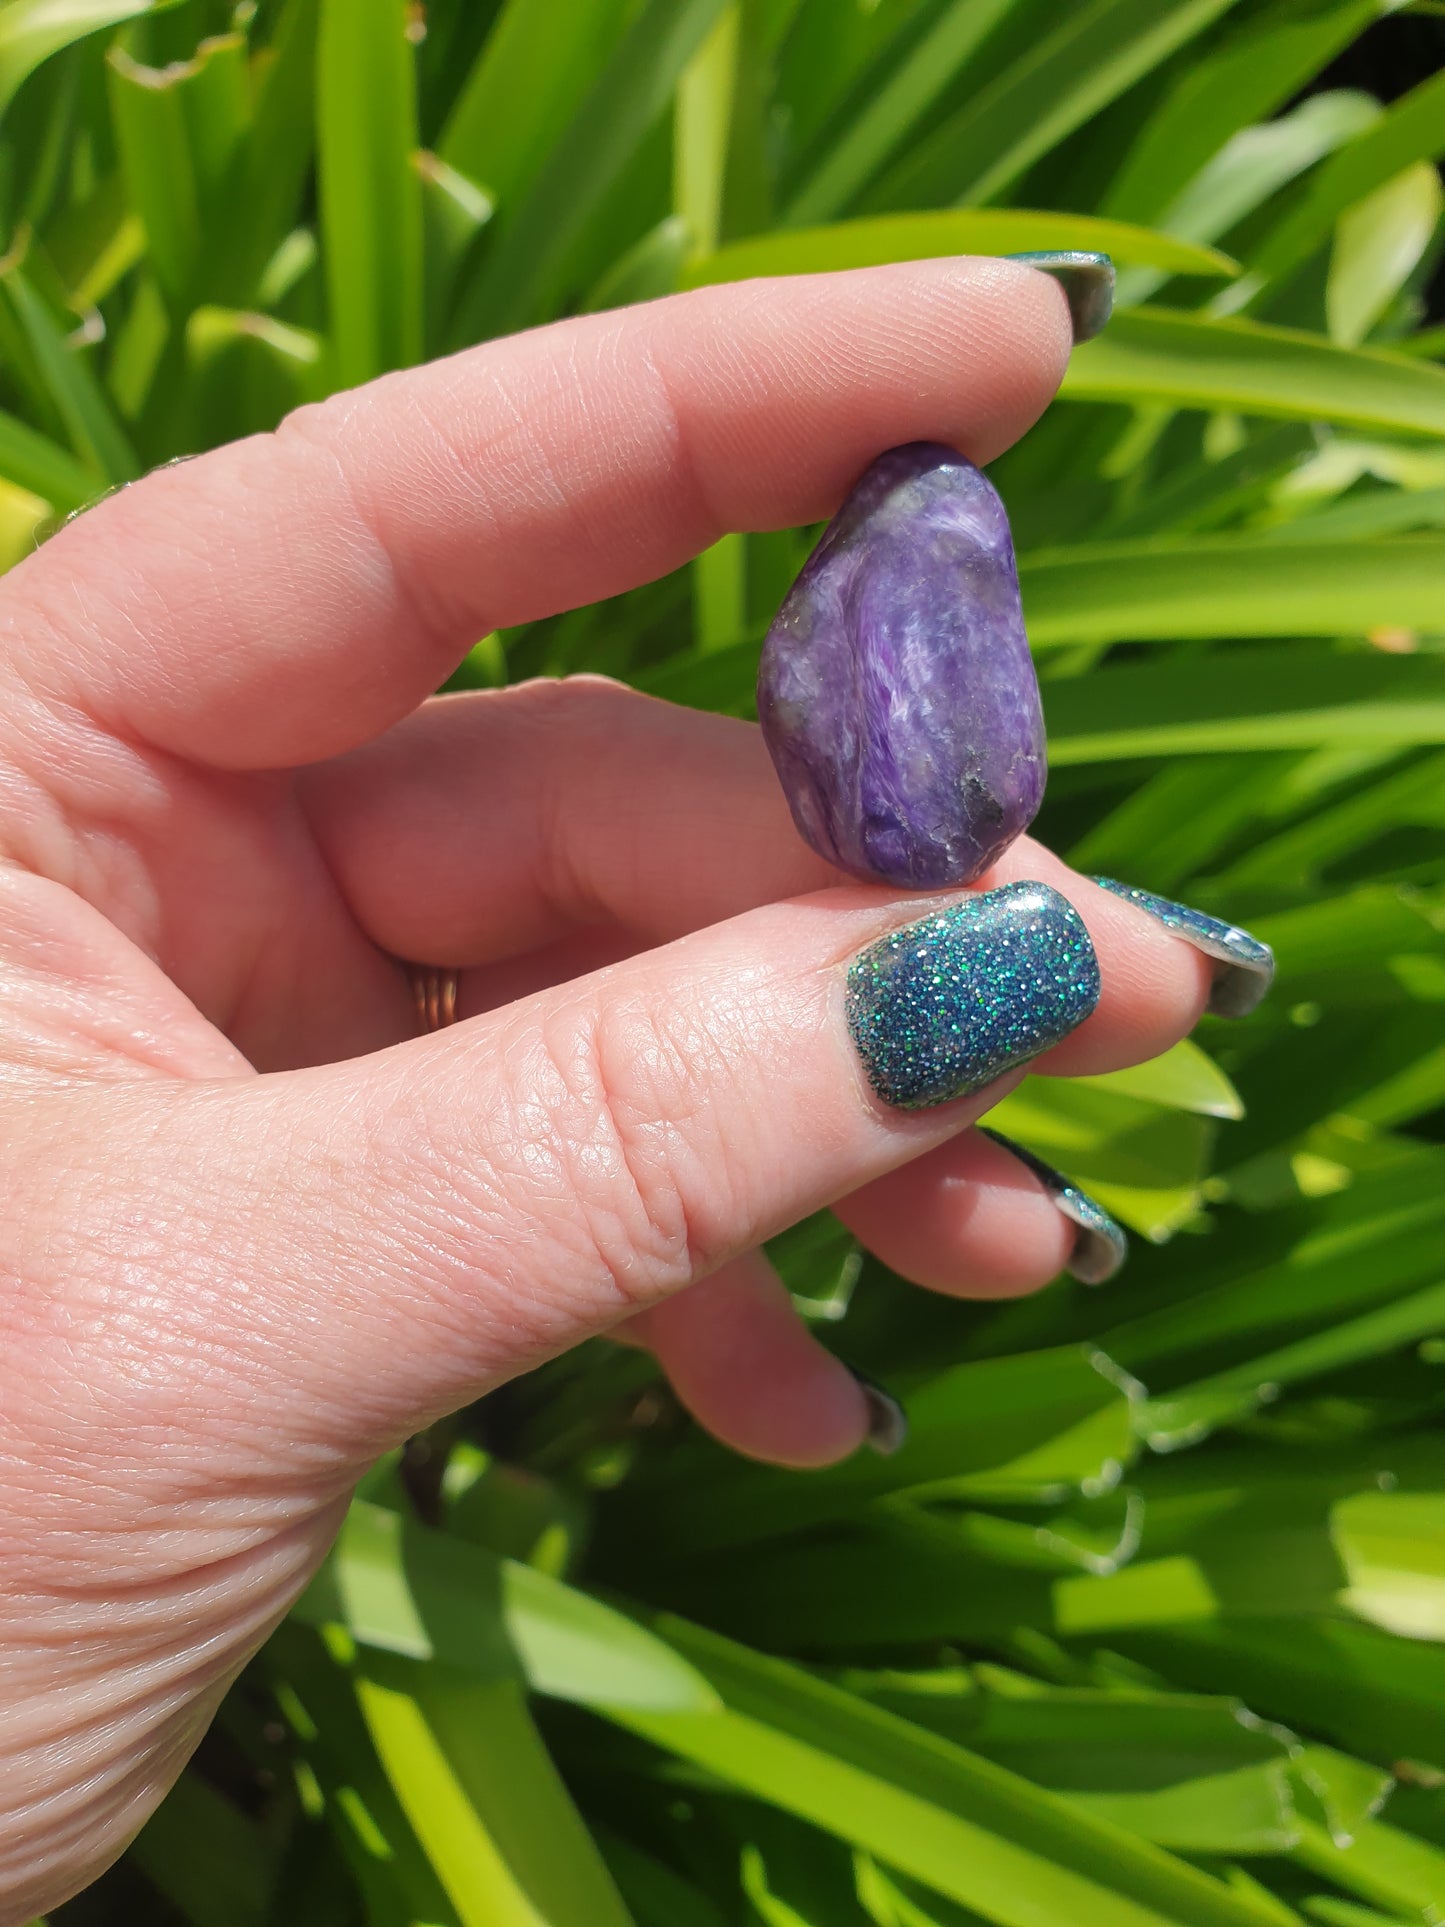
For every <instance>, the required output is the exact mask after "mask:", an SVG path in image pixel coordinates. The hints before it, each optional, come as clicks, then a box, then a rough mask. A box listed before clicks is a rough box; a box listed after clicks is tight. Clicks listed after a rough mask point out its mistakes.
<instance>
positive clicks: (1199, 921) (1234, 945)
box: [1092, 877, 1274, 1017]
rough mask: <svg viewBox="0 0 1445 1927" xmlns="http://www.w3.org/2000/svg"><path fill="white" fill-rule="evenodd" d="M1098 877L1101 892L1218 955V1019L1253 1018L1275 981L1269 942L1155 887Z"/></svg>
mask: <svg viewBox="0 0 1445 1927" xmlns="http://www.w3.org/2000/svg"><path fill="white" fill-rule="evenodd" d="M1092 881H1093V882H1095V883H1097V884H1098V886H1099V888H1100V889H1101V890H1108V891H1109V892H1111V894H1112V895H1114V896H1116V897H1122V898H1123V899H1124V901H1125V902H1126V903H1132V904H1134V905H1135V907H1136V908H1138V909H1140V910H1146V911H1147V912H1148V913H1149V915H1150V916H1151V917H1157V918H1158V919H1159V921H1160V923H1162V924H1163V925H1164V927H1165V929H1166V930H1169V931H1170V932H1172V934H1173V935H1174V936H1176V937H1182V938H1183V939H1184V941H1185V943H1190V944H1193V946H1194V948H1195V949H1196V950H1200V951H1203V953H1204V955H1205V956H1206V957H1212V958H1213V960H1214V964H1215V971H1214V988H1213V989H1212V990H1211V991H1210V993H1209V1008H1210V1009H1211V1010H1212V1011H1213V1012H1214V1014H1215V1016H1216V1017H1247V1016H1248V1015H1249V1013H1250V1012H1251V1011H1252V1010H1253V1009H1254V1008H1255V1007H1256V1006H1257V1005H1258V1004H1260V1003H1261V1002H1262V1001H1263V999H1264V995H1265V992H1266V991H1267V990H1268V989H1269V987H1270V985H1271V983H1273V981H1274V952H1273V951H1272V950H1271V949H1270V947H1269V945H1268V944H1267V943H1261V942H1260V941H1259V938H1258V937H1252V936H1250V934H1249V932H1248V931H1247V930H1240V929H1239V928H1237V926H1236V925H1234V924H1232V923H1225V922H1224V920H1223V919H1222V918H1220V917H1207V916H1205V914H1204V912H1203V911H1202V910H1191V909H1190V908H1189V905H1188V904H1187V903H1174V902H1172V901H1171V900H1170V898H1168V897H1156V896H1155V894H1154V892H1153V891H1152V890H1136V889H1135V888H1134V887H1133V885H1132V884H1128V883H1116V882H1115V880H1114V878H1113V877H1094V878H1093V879H1092Z"/></svg>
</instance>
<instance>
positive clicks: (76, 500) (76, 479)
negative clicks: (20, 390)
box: [0, 410, 101, 511]
mask: <svg viewBox="0 0 1445 1927" xmlns="http://www.w3.org/2000/svg"><path fill="white" fill-rule="evenodd" d="M0 476H3V478H4V479H5V480H6V481H7V482H12V483H14V485H15V486H16V487H17V488H22V489H28V490H29V491H30V492H31V493H33V494H35V495H38V496H41V497H42V498H43V499H44V500H45V501H47V502H49V503H50V504H51V506H52V507H53V508H56V509H60V510H62V511H64V510H67V509H78V508H80V507H81V506H82V505H83V504H84V503H86V502H88V501H89V500H90V499H91V497H92V496H93V495H95V494H97V493H98V492H99V489H100V486H101V485H100V483H99V482H98V481H97V479H96V476H95V474H94V473H93V471H92V470H90V469H88V468H84V467H82V466H81V464H80V463H79V462H77V461H76V459H75V457H74V456H73V455H71V454H70V453H69V452H68V451H67V450H65V449H63V448H61V447H59V446H58V445H57V444H56V443H55V442H52V441H50V440H49V439H48V438H47V437H46V436H44V435H37V434H36V432H35V430H34V429H33V428H27V427H26V425H25V423H24V422H22V421H18V420H17V419H16V418H15V416H14V415H7V414H5V413H4V411H3V410H0Z"/></svg>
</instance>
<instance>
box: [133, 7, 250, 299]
mask: <svg viewBox="0 0 1445 1927" xmlns="http://www.w3.org/2000/svg"><path fill="white" fill-rule="evenodd" d="M106 64H107V67H108V69H109V78H110V98H111V113H112V118H113V120H114V123H115V129H116V138H117V142H118V144H119V147H120V154H121V162H122V166H123V170H124V174H125V181H126V188H127V192H128V194H129V197H130V202H131V205H132V207H133V208H134V209H135V210H136V212H137V213H138V214H139V215H140V218H141V222H142V225H143V226H144V228H145V233H146V242H147V246H148V250H149V257H150V262H151V265H152V267H153V268H154V270H155V275H156V279H157V280H158V281H159V283H160V285H161V288H162V289H163V290H164V292H165V295H166V297H167V300H168V302H169V304H170V306H171V308H172V309H173V310H174V311H176V312H178V313H184V312H185V311H186V310H188V309H189V308H190V307H191V306H192V305H193V301H194V295H195V283H196V269H197V263H198V259H199V256H200V252H201V242H202V233H203V229H204V227H205V226H206V224H207V223H208V222H209V221H210V220H212V219H214V218H215V216H216V214H217V212H218V202H219V195H220V189H221V187H222V184H223V183H224V181H225V180H226V178H227V176H228V174H229V172H230V169H231V166H232V163H233V161H234V159H235V156H236V153H237V151H238V149H239V147H240V143H241V141H242V139H243V138H244V136H245V133H246V129H247V125H248V123H249V120H250V111H251V101H250V83H249V76H248V73H247V65H246V43H245V41H244V40H243V39H242V37H241V36H240V35H239V34H227V35H225V36H224V37H223V38H218V39H214V40H207V41H205V42H204V43H203V44H202V46H201V47H200V49H199V50H198V52H197V53H196V55H195V57H194V59H192V60H189V61H185V62H178V63H176V64H174V65H172V66H169V67H164V68H155V67H146V66H142V65H141V64H140V62H138V61H136V60H134V59H132V58H131V56H130V55H129V54H128V53H127V52H126V51H125V49H124V48H123V47H119V46H117V47H112V48H111V50H110V53H109V55H108V56H107V62H106Z"/></svg>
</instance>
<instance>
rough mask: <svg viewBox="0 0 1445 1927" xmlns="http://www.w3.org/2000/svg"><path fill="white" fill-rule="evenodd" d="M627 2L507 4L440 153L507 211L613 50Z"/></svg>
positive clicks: (514, 0) (511, 0)
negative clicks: (493, 196) (492, 196)
mask: <svg viewBox="0 0 1445 1927" xmlns="http://www.w3.org/2000/svg"><path fill="white" fill-rule="evenodd" d="M629 11H630V9H629V7H628V5H627V0H507V5H506V6H504V7H503V8H502V11H501V14H500V16H499V17H498V20H497V23H496V25H495V26H494V27H493V28H492V30H491V32H490V34H489V35H488V36H487V39H486V43H485V45H484V46H483V48H482V51H481V53H480V54H479V55H478V57H477V59H476V61H475V63H474V64H473V67H472V70H471V72H470V73H469V74H468V76H467V80H466V84H465V85H464V86H463V88H462V90H461V92H460V94H459V95H458V97H457V100H456V104H455V105H454V107H453V108H452V110H451V113H450V114H449V115H448V117H447V122H446V126H445V127H444V128H443V130H442V133H441V136H440V138H439V139H438V141H437V152H438V153H439V154H440V156H441V158H442V159H443V160H444V161H446V162H447V163H448V165H449V166H451V167H455V168H457V169H458V170H459V171H460V172H461V173H463V174H465V175H466V176H467V177H468V178H469V179H470V180H473V181H476V182H477V183H478V184H479V185H480V186H482V187H484V188H485V189H486V190H487V192H488V193H490V194H493V195H495V197H496V198H497V200H498V202H500V203H501V205H502V206H503V207H504V208H510V207H512V206H513V205H514V204H515V203H517V202H518V201H519V200H520V199H521V196H522V195H523V193H524V192H525V191H526V189H527V188H528V187H529V186H530V185H531V183H532V182H533V180H535V178H536V176H537V173H538V171H539V170H540V168H541V167H542V166H543V165H544V163H545V161H546V158H547V156H548V155H549V154H550V153H551V151H552V149H553V148H554V147H555V146H556V144H557V142H558V141H559V140H560V139H561V138H562V136H563V134H564V133H565V131H566V129H567V127H568V125H569V123H570V122H571V120H572V118H573V116H574V115H575V114H576V113H577V111H578V109H579V108H580V107H581V105H582V103H583V101H584V100H585V99H586V97H587V94H588V90H589V88H590V87H591V86H592V84H593V82H594V81H595V79H596V77H597V73H598V71H599V69H600V68H602V67H603V65H604V64H605V63H606V61H607V60H608V58H609V56H610V55H611V54H612V53H613V52H614V50H615V48H616V45H617V41H618V39H619V38H620V36H621V34H622V31H623V28H624V26H625V24H626V21H627V17H628V13H629Z"/></svg>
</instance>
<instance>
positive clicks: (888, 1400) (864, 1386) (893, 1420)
mask: <svg viewBox="0 0 1445 1927" xmlns="http://www.w3.org/2000/svg"><path fill="white" fill-rule="evenodd" d="M848 1370H849V1371H850V1372H852V1374H853V1376H854V1378H856V1379H857V1381H858V1389H859V1390H860V1391H861V1392H862V1394H863V1403H864V1404H865V1406H866V1407H867V1408H868V1431H867V1433H866V1435H865V1437H864V1441H863V1442H864V1444H865V1445H867V1446H869V1447H870V1449H871V1450H873V1451H874V1452H876V1453H877V1454H878V1456H879V1458H881V1459H891V1458H892V1457H893V1454H894V1453H895V1452H896V1451H898V1450H899V1448H900V1447H901V1446H904V1445H906V1444H907V1443H908V1414H907V1413H906V1412H905V1411H904V1409H903V1407H902V1406H901V1405H900V1404H899V1402H898V1400H897V1399H896V1398H895V1397H894V1396H893V1394H892V1392H889V1391H885V1390H884V1388H883V1387H882V1386H881V1385H880V1384H878V1383H877V1381H876V1380H875V1379H871V1378H869V1377H867V1375H866V1374H865V1373H863V1372H860V1371H859V1370H857V1368H856V1367H855V1366H852V1365H850V1366H849V1367H848Z"/></svg>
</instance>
